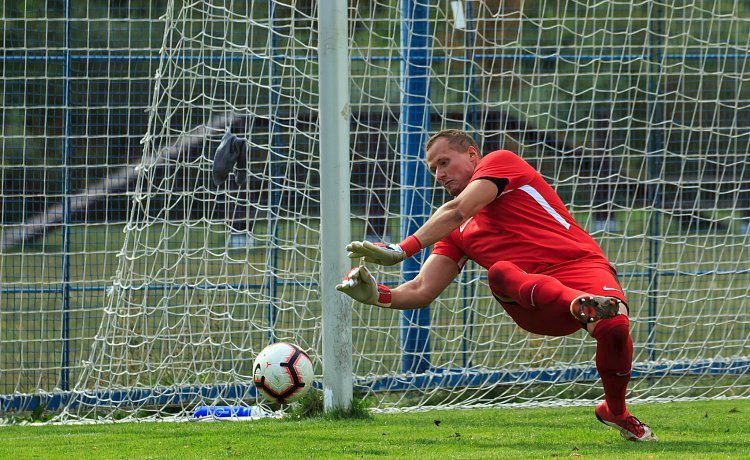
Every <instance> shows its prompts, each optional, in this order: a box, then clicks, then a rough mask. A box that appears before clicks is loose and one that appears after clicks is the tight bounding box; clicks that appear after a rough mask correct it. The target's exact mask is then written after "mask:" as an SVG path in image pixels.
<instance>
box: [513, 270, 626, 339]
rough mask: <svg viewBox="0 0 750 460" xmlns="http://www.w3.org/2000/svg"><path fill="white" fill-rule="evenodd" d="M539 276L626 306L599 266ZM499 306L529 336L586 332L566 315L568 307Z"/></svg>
mask: <svg viewBox="0 0 750 460" xmlns="http://www.w3.org/2000/svg"><path fill="white" fill-rule="evenodd" d="M540 275H547V276H551V277H553V278H555V279H557V280H558V281H560V282H561V283H562V284H564V285H565V286H567V287H570V288H573V289H577V290H579V291H584V292H587V293H589V294H594V295H600V296H609V297H616V298H618V299H620V300H622V301H623V302H625V304H627V299H626V298H625V293H624V292H623V289H622V287H621V286H620V283H619V282H618V281H617V274H616V273H615V271H614V269H613V268H612V267H609V266H605V265H601V264H591V265H586V266H579V265H574V266H567V267H560V268H556V269H553V270H549V271H547V272H544V273H540ZM500 304H501V305H502V306H503V308H504V309H505V311H506V312H507V313H508V314H509V315H510V316H511V318H513V320H514V321H515V322H516V324H518V325H519V326H520V327H522V328H523V329H525V330H527V331H529V332H531V333H533V334H539V335H551V336H564V335H570V334H572V333H574V332H576V331H578V330H579V329H586V325H585V324H583V323H581V322H580V321H578V320H577V319H575V318H574V317H573V315H571V314H570V305H562V304H559V305H555V306H552V307H547V308H543V309H542V308H536V309H530V308H527V307H522V306H520V305H518V304H516V303H507V302H503V301H500Z"/></svg>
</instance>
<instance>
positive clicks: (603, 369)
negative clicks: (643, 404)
mask: <svg viewBox="0 0 750 460" xmlns="http://www.w3.org/2000/svg"><path fill="white" fill-rule="evenodd" d="M629 324H630V322H629V321H628V317H627V316H625V315H619V316H615V317H613V318H607V319H603V320H600V321H599V322H598V323H597V324H596V328H595V329H594V333H593V334H592V335H593V337H594V338H595V339H596V370H598V371H599V376H600V377H601V378H602V386H604V399H605V400H606V401H607V407H608V408H609V411H610V412H612V414H614V415H621V414H623V413H625V410H626V408H625V394H626V392H627V390H628V383H629V382H630V368H631V365H632V361H633V340H632V339H631V337H630V329H629V327H628V325H629Z"/></svg>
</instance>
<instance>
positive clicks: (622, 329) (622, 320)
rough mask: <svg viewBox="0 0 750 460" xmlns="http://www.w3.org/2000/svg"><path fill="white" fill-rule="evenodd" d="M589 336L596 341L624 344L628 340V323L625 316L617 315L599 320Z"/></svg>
mask: <svg viewBox="0 0 750 460" xmlns="http://www.w3.org/2000/svg"><path fill="white" fill-rule="evenodd" d="M594 326H595V327H594V331H593V332H592V333H591V335H592V336H593V337H594V338H595V339H596V340H598V341H601V340H606V341H608V342H611V343H623V344H624V343H626V342H628V341H629V340H631V339H630V321H629V320H628V317H627V315H617V316H613V317H611V318H606V319H600V320H599V321H597V322H596V324H595V325H594Z"/></svg>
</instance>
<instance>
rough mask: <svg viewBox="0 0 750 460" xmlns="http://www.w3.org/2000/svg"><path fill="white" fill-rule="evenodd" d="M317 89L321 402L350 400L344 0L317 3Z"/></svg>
mask: <svg viewBox="0 0 750 460" xmlns="http://www.w3.org/2000/svg"><path fill="white" fill-rule="evenodd" d="M318 23H319V25H320V33H319V37H318V60H319V66H318V69H319V75H320V77H319V80H318V81H319V82H320V85H319V91H320V96H319V97H320V241H321V261H320V301H321V308H322V310H323V324H322V326H323V332H322V333H323V404H324V407H325V409H326V410H335V409H343V410H348V409H349V408H350V407H351V404H352V311H351V309H352V302H351V300H350V299H347V298H346V297H345V296H343V295H341V293H339V292H338V291H336V289H335V287H334V286H336V284H338V283H339V282H341V278H342V277H343V274H345V273H346V272H347V271H348V270H349V269H350V268H351V267H350V262H349V261H348V259H347V257H346V251H345V250H344V246H343V245H342V242H344V241H349V240H350V239H351V238H350V236H351V229H350V217H349V215H350V208H349V193H350V190H349V118H350V110H351V109H350V105H349V46H348V44H349V40H348V27H347V2H346V0H331V1H326V2H321V3H320V5H319V8H318Z"/></svg>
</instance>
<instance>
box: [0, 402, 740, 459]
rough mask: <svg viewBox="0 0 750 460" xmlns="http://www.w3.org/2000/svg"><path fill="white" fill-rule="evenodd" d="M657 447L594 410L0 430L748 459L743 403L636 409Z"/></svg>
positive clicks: (179, 448)
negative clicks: (623, 432) (631, 437)
mask: <svg viewBox="0 0 750 460" xmlns="http://www.w3.org/2000/svg"><path fill="white" fill-rule="evenodd" d="M631 409H632V410H633V412H634V414H636V415H637V416H638V417H639V418H641V419H642V420H644V421H646V422H647V423H649V424H650V425H651V427H652V428H653V429H654V431H655V432H656V433H657V435H658V436H659V438H660V441H659V442H658V443H633V442H628V441H625V440H623V439H622V438H621V437H620V435H619V433H618V432H616V431H615V430H613V429H610V428H607V427H605V426H604V425H602V424H600V423H599V422H598V421H597V420H596V418H595V417H594V416H593V408H592V407H574V408H552V409H477V410H464V411H430V412H420V413H407V414H376V415H374V416H373V417H372V418H370V419H362V420H322V419H305V420H301V421H291V420H276V419H264V420H259V421H252V422H216V423H210V422H207V423H200V422H196V423H126V424H102V425H90V426H83V425H71V426H60V425H54V426H5V427H0V441H1V442H0V458H3V459H5V458H9V459H13V460H21V459H89V458H95V459H99V458H102V459H110V458H111V459H125V458H127V459H194V458H201V459H202V458H248V459H250V458H252V459H263V458H337V459H339V458H372V457H383V458H419V459H428V458H439V459H446V458H475V459H489V458H498V459H506V458H613V459H614V458H616V459H622V458H626V459H639V458H643V459H671V458H675V459H681V460H684V459H703V458H738V459H741V458H745V459H746V458H750V401H748V400H731V401H726V400H725V401H702V402H676V403H667V404H640V405H636V406H633V407H631Z"/></svg>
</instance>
